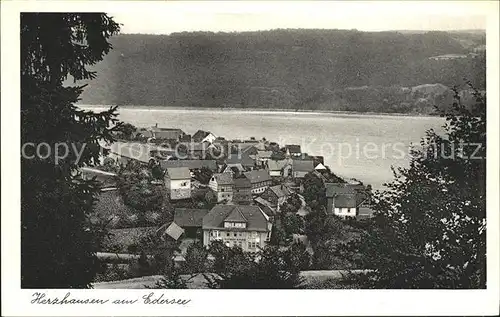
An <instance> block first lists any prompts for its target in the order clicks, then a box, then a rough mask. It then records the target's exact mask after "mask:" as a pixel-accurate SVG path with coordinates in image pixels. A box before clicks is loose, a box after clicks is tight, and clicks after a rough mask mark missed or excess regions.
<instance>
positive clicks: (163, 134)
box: [149, 124, 185, 141]
mask: <svg viewBox="0 0 500 317" xmlns="http://www.w3.org/2000/svg"><path fill="white" fill-rule="evenodd" d="M149 131H150V132H151V134H152V136H153V138H155V139H160V140H175V141H178V140H179V139H180V138H181V137H182V136H184V135H185V133H184V131H182V130H181V129H176V128H160V127H158V124H156V125H155V126H154V127H151V128H150V130H149Z"/></svg>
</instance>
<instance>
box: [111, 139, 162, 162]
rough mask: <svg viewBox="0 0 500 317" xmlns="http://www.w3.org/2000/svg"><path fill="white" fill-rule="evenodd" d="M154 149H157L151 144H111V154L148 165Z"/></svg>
mask: <svg viewBox="0 0 500 317" xmlns="http://www.w3.org/2000/svg"><path fill="white" fill-rule="evenodd" d="M153 149H155V147H153V146H151V145H149V144H140V143H125V142H114V143H113V144H111V148H110V153H113V154H116V155H118V156H123V157H127V158H130V159H134V160H137V161H140V162H143V163H148V162H149V160H150V158H151V156H150V152H151V151H152V150H153Z"/></svg>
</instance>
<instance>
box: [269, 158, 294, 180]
mask: <svg viewBox="0 0 500 317" xmlns="http://www.w3.org/2000/svg"><path fill="white" fill-rule="evenodd" d="M266 164H267V169H268V170H269V176H271V177H281V176H283V169H284V168H285V166H287V165H290V166H291V163H290V162H289V161H288V160H269V161H267V162H266Z"/></svg>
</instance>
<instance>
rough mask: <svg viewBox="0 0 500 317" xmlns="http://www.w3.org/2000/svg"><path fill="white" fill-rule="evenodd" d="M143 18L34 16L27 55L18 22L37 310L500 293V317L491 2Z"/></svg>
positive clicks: (93, 7)
mask: <svg viewBox="0 0 500 317" xmlns="http://www.w3.org/2000/svg"><path fill="white" fill-rule="evenodd" d="M7 2H9V1H7ZM34 2H37V1H34ZM56 2H57V1H56ZM126 2H128V1H123V2H120V1H111V2H105V3H106V5H102V6H101V5H99V1H87V9H82V8H83V7H78V6H77V5H76V4H75V8H77V9H78V8H80V9H79V10H76V9H75V10H73V9H71V8H70V9H68V10H66V9H59V8H56V6H52V7H50V8H49V7H47V10H48V11H47V10H45V9H44V8H43V6H40V5H38V6H36V7H37V8H39V10H33V9H28V10H22V11H20V12H17V13H16V17H14V19H15V21H17V22H16V23H17V24H15V25H18V26H19V29H18V30H16V31H15V32H12V33H15V34H14V35H13V36H14V37H17V39H18V41H17V42H13V43H12V44H8V43H4V40H5V42H6V41H7V40H6V37H4V25H3V23H2V47H3V48H5V47H6V45H12V46H13V45H15V46H17V47H18V49H19V53H18V54H17V53H16V54H15V55H16V60H17V59H19V65H18V66H16V67H15V68H14V71H13V72H10V71H9V74H7V73H6V72H7V71H5V72H4V70H5V69H4V63H5V64H7V63H9V62H7V61H5V59H4V58H5V56H4V49H2V79H3V80H2V90H3V92H4V94H5V93H11V94H15V95H16V98H18V99H15V100H18V104H14V103H13V102H10V104H8V105H7V104H4V98H2V104H4V106H3V107H2V163H4V164H2V197H3V199H4V197H5V198H9V196H10V198H11V199H13V200H15V201H14V202H13V204H14V205H9V206H18V207H17V208H18V209H17V210H13V209H12V208H10V207H9V209H8V210H3V213H2V219H3V218H4V216H5V213H9V214H18V215H19V216H16V217H19V218H15V219H19V220H18V221H17V222H15V223H12V222H10V224H9V227H10V228H9V229H10V230H14V231H16V232H17V231H18V230H19V241H16V240H11V243H12V244H16V243H17V244H16V245H15V247H16V248H19V255H18V258H19V260H16V261H19V262H16V263H19V265H18V266H19V268H16V269H18V270H19V271H18V272H19V275H15V274H14V275H15V276H12V277H11V278H12V279H13V280H14V281H17V282H16V283H17V284H19V285H20V288H21V291H22V290H32V292H31V293H29V296H28V297H27V298H28V301H27V304H31V305H37V304H38V306H44V305H42V304H60V305H58V306H64V305H66V304H75V303H76V304H88V303H89V302H85V303H84V302H83V299H78V296H80V294H86V296H87V297H88V298H91V297H92V294H98V293H92V292H100V291H103V292H104V290H113V292H114V293H111V294H120V292H123V294H126V293H127V290H129V291H130V290H136V291H137V290H142V291H143V292H141V293H140V294H141V295H140V297H139V301H140V302H144V303H145V304H148V301H149V303H153V302H152V300H153V299H154V298H156V299H155V300H156V302H154V303H155V304H158V303H160V302H161V303H163V302H164V301H166V302H168V300H166V299H162V298H164V297H163V295H162V293H161V292H162V291H169V290H170V291H169V292H173V291H171V290H180V289H187V290H189V289H195V290H206V291H210V292H214V295H213V296H214V297H212V298H217V294H218V292H222V291H223V290H276V291H280V290H298V291H299V290H300V291H301V292H303V294H309V295H308V296H312V297H314V295H312V294H313V293H310V290H316V291H321V290H323V291H326V290H336V291H338V292H339V293H342V292H349V291H353V290H372V291H376V292H379V293H380V294H382V293H381V292H380V290H394V291H395V290H417V289H418V290H450V291H451V290H483V291H485V292H486V291H491V290H493V291H496V296H497V297H496V299H495V300H496V302H493V303H492V304H493V305H490V307H491V306H492V307H496V309H497V312H498V307H499V302H498V300H499V298H498V245H499V244H498V231H499V228H498V191H497V190H498V176H499V175H498V174H499V173H498V162H499V160H498V137H499V136H498V121H496V120H498V43H496V44H497V45H496V48H495V47H493V48H492V46H491V42H490V36H493V37H492V38H493V39H496V40H498V29H496V30H494V29H493V30H491V29H489V26H490V25H492V23H491V22H492V21H493V22H495V21H496V25H497V27H498V8H499V6H498V3H497V2H496V1H470V2H467V1H446V2H431V1H421V2H408V3H407V4H403V3H402V2H399V1H388V2H382V1H380V2H377V1H373V2H356V1H354V2H343V1H309V2H301V1H297V2H295V1H291V2H284V1H280V2H266V1H256V2H241V1H234V2H232V1H228V2H211V1H201V2H196V1H173V3H171V2H170V1H166V2H160V1H144V2H143V6H141V4H140V3H136V2H135V3H134V2H132V1H130V2H128V3H126ZM61 3H63V2H61ZM122 4H123V7H121V6H122ZM3 5H4V2H2V9H3V8H4V6H3ZM6 6H7V5H6ZM398 6H399V7H398ZM25 7H26V8H29V6H25ZM61 8H64V6H62V7H61ZM134 8H135V9H134ZM236 8H238V9H236ZM280 8H281V9H280ZM485 8H486V9H485ZM396 10H399V11H396ZM495 10H496V12H495ZM2 11H3V10H2ZM491 12H493V13H494V15H491V14H490V13H491ZM488 14H490V15H489V16H488ZM3 18H4V15H3V14H2V19H3ZM495 19H496V20H495ZM494 24H495V23H493V25H494ZM490 32H493V33H490ZM487 39H488V41H487ZM487 44H488V45H487ZM487 48H488V49H487ZM490 49H494V50H495V51H494V52H496V54H497V55H496V56H495V54H494V53H493V54H490V51H489V50H490ZM15 52H17V49H16V51H15ZM487 56H488V60H487ZM490 59H491V60H490ZM12 61H13V60H12ZM487 62H488V64H487ZM491 62H494V63H496V66H495V67H496V69H495V71H496V72H497V73H496V75H493V76H490V74H491V73H490V74H488V72H490V71H491V70H490V65H491V64H490V63H491ZM14 65H16V64H15V63H14ZM487 65H488V67H487ZM487 68H488V72H487ZM492 69H493V68H492ZM9 70H10V69H9ZM14 77H16V78H18V79H15V80H16V82H17V80H19V91H18V92H13V91H11V90H6V89H5V88H4V86H3V82H4V80H5V81H7V80H11V79H12V80H14V79H13V78H14ZM492 77H493V78H492ZM8 78H9V79H8ZM490 80H493V81H491V82H490ZM487 82H488V84H487ZM495 83H496V86H495V85H494V84H495ZM487 87H488V88H490V89H491V90H493V89H495V90H496V91H495V92H492V93H493V94H494V95H492V96H491V97H490V98H495V99H494V100H493V101H494V102H493V103H492V102H491V101H492V100H490V99H488V107H487V102H486V101H487V99H486V97H487V89H486V88H487ZM491 90H490V91H491ZM4 107H9V108H12V110H10V111H9V114H11V113H12V115H13V117H6V116H7V114H5V115H4V110H5V109H4ZM492 108H495V109H492ZM492 114H494V115H495V116H496V117H495V118H492ZM14 116H15V117H14ZM16 118H18V119H16ZM487 119H488V120H487ZM15 120H17V121H19V123H18V124H19V126H16V127H17V128H14V126H10V125H9V124H13V123H9V122H8V121H15ZM487 121H488V124H487ZM4 123H5V124H6V125H7V126H5V125H4ZM490 123H491V124H490ZM490 129H493V130H490ZM14 130H15V131H16V134H11V133H12V131H14ZM487 131H488V132H489V136H488V138H487V137H486V134H487ZM17 133H19V134H17ZM15 136H17V137H15ZM14 137H15V142H14V145H15V146H14V147H12V149H13V150H12V153H10V154H9V156H12V157H13V159H12V160H8V161H6V160H7V159H4V156H5V157H6V156H7V152H6V151H7V150H4V143H6V142H13V140H11V139H12V138H14ZM487 139H488V142H487ZM492 141H493V142H492ZM487 143H488V147H487ZM19 150H20V152H21V157H20V159H19V157H18V156H17V154H14V153H16V151H19ZM492 153H493V154H492ZM4 154H5V155H4ZM491 155H493V156H491ZM11 161H12V162H14V161H15V165H8V164H9V162H11ZM487 162H489V163H488V164H487ZM6 165H7V166H6ZM487 166H488V168H487ZM16 171H17V172H16ZM487 172H488V173H487ZM6 173H8V174H6ZM16 173H17V174H16ZM12 179H16V180H15V183H11V180H12ZM487 180H488V183H487ZM16 185H17V186H16ZM8 187H10V188H8ZM14 190H16V191H20V193H17V194H15V195H16V196H13V195H14V194H10V193H11V191H14ZM12 193H13V192H12ZM17 195H19V196H17ZM6 196H7V197H6ZM16 197H18V199H15V198H16ZM3 199H2V200H3ZM16 201H17V202H16ZM2 205H3V204H2ZM487 206H488V208H487ZM2 209H4V207H2ZM487 211H488V217H487ZM493 213H494V214H495V215H494V216H492V217H496V218H490V215H491V214H493ZM487 219H488V221H487ZM490 219H494V220H493V222H491V220H490ZM19 221H20V223H19ZM2 222H4V221H2ZM18 228H19V229H18ZM2 229H5V227H4V226H2ZM2 231H3V232H2V237H3V239H2V240H4V241H5V239H7V240H9V238H8V237H7V236H6V235H4V233H5V232H4V230H2ZM490 231H491V233H490ZM9 235H10V233H9ZM487 236H488V243H487ZM490 239H493V240H490ZM12 247H14V246H10V247H9V248H12ZM9 250H10V251H9V256H10V254H11V253H10V252H14V251H12V250H14V249H9ZM2 254H3V258H5V257H6V255H7V251H6V250H4V243H2ZM12 255H13V256H12V257H15V256H16V253H12ZM490 257H491V258H490ZM2 266H3V265H2ZM16 266H17V265H16ZM491 271H493V273H492V274H493V275H491V274H490V272H491ZM487 273H488V274H487ZM8 274H9V275H12V273H8ZM2 276H4V271H3V269H2ZM2 284H3V283H2ZM2 288H4V286H2ZM64 289H68V290H74V291H78V290H83V289H86V290H88V291H89V292H90V293H88V292H87V293H75V292H73V291H72V292H71V293H69V292H68V293H65V292H62V293H60V292H59V293H57V296H56V295H51V293H50V290H64ZM45 290H46V291H45ZM3 293H5V292H3ZM65 294H66V295H65ZM77 294H78V295H77ZM99 294H100V293H99ZM143 294H144V296H143ZM148 294H149V295H148ZM165 294H167V293H165ZM168 294H177V295H175V297H176V298H181V297H182V298H186V300H184V301H182V300H181V299H179V300H177V301H176V302H175V304H179V305H184V304H187V303H188V301H190V299H187V298H190V296H191V295H189V294H190V293H178V292H177V293H175V292H174V293H168ZM179 294H182V295H179ZM186 294H187V295H186ZM204 294H206V293H204ZM220 294H228V293H220ZM236 294H239V293H236ZM241 294H244V293H241ZM251 294H257V293H251ZM264 294H266V293H264ZM269 294H276V293H269ZM286 294H288V293H286ZM298 294H300V293H298ZM318 294H319V293H318ZM324 294H328V293H324ZM330 294H337V293H330ZM344 294H346V293H344ZM352 294H357V293H352ZM452 294H453V293H452ZM485 294H486V293H485ZM82 296H83V295H82ZM89 296H90V297H89ZM96 296H97V295H96ZM148 296H149V297H148ZM165 296H166V295H165ZM169 296H170V298H172V296H173V295H169ZM220 296H222V295H220ZM235 296H236V295H235ZM241 296H242V297H243V295H241ZM244 296H245V297H247V295H244ZM254 296H255V295H252V297H254ZM272 296H273V295H269V297H268V295H264V298H266V297H267V298H268V299H267V300H268V301H270V302H273V301H276V305H287V304H286V303H287V301H286V300H285V299H284V298H281V299H273V298H272ZM322 296H323V297H322V300H325V299H326V300H328V296H331V295H322ZM355 296H358V295H355ZM359 296H360V298H361V295H359ZM363 296H366V294H365V295H363ZM485 296H486V295H485ZM252 297H247V298H246V300H243V298H241V300H240V302H239V303H241V305H251V306H252V305H257V306H258V305H259V304H257V303H254V304H250V303H251V302H252V300H251V298H252ZM96 298H97V297H96ZM294 298H300V296H298V297H294ZM220 299H221V302H220V303H215V302H214V303H213V304H214V305H218V306H219V305H224V301H222V300H223V299H222V298H220ZM205 300H206V299H205ZM360 300H361V299H360ZM94 301H96V302H92V301H91V302H90V304H95V303H98V301H99V299H94ZM172 301H173V300H172ZM249 301H250V302H249ZM292 302H293V301H292ZM244 303H246V304H244ZM278 303H280V304H278ZM122 304H123V303H122ZM169 304H173V302H171V303H169ZM192 304H193V305H195V304H196V298H195V297H194V295H193V296H192ZM447 304H449V303H447ZM20 305H21V304H20ZM291 305H295V304H293V303H292V304H291ZM311 305H312V306H311V308H310V309H311V311H310V314H315V311H314V309H315V308H314V305H313V304H312V303H311ZM323 305H326V303H323ZM358 305H361V302H359V304H358ZM435 305H436V306H439V304H438V303H436V304H435ZM38 306H37V307H38ZM45 306H47V305H45ZM51 306H54V305H51ZM72 306H74V307H73V309H75V308H77V307H82V306H78V305H76V307H75V305H72ZM361 306H362V305H361ZM36 309H38V308H36ZM79 309H80V308H79ZM234 309H236V308H234ZM262 309H264V308H262ZM329 309H330V310H329V311H330V314H332V315H334V314H337V313H338V312H337V311H336V310H335V307H334V306H332V307H330V308H329ZM250 311H252V310H250ZM261 311H262V310H261ZM321 311H322V312H323V313H324V312H326V311H328V310H327V309H326V308H325V309H323V310H321ZM35 313H36V312H35ZM235 313H237V314H245V312H243V311H240V312H239V313H238V312H237V311H235ZM249 313H251V312H249ZM289 313H292V312H289ZM366 313H368V314H371V315H374V314H377V312H375V311H372V312H370V311H367V312H366ZM410 313H411V312H410ZM89 314H90V313H89ZM169 314H170V313H169ZM283 314H284V313H283ZM492 314H495V313H494V311H492Z"/></svg>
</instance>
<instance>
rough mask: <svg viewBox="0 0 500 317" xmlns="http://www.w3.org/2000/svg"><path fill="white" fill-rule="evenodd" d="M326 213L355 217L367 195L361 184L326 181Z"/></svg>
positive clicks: (364, 202)
mask: <svg viewBox="0 0 500 317" xmlns="http://www.w3.org/2000/svg"><path fill="white" fill-rule="evenodd" d="M325 187H326V198H327V213H328V214H331V215H336V216H339V217H342V218H347V217H351V218H356V217H357V216H358V214H359V209H360V207H361V206H364V205H365V204H366V200H367V195H366V193H365V188H364V186H363V185H359V184H346V183H326V184H325Z"/></svg>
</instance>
